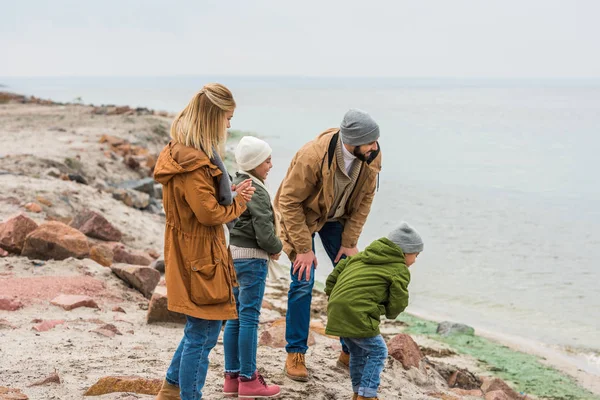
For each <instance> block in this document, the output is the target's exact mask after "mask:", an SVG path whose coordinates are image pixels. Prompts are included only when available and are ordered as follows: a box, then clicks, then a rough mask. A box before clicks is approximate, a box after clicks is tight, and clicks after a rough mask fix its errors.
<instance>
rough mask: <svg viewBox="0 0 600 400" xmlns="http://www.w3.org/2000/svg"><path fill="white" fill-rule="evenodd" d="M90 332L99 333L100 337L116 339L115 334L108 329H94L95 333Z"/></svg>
mask: <svg viewBox="0 0 600 400" xmlns="http://www.w3.org/2000/svg"><path fill="white" fill-rule="evenodd" d="M90 332H93V333H97V334H99V335H102V336H106V337H110V338H111V337H115V333H114V332H113V331H110V330H108V329H102V328H98V329H94V330H93V331H90Z"/></svg>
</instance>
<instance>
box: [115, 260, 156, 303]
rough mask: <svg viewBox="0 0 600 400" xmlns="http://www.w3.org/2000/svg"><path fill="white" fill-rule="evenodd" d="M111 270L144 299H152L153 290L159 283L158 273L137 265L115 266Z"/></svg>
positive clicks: (152, 269)
mask: <svg viewBox="0 0 600 400" xmlns="http://www.w3.org/2000/svg"><path fill="white" fill-rule="evenodd" d="M111 270H112V271H113V272H114V273H115V275H117V276H118V277H119V278H121V279H122V280H124V281H125V282H127V283H128V284H130V285H131V286H133V287H134V288H136V289H137V290H139V291H140V293H142V294H143V295H144V296H145V297H146V298H148V299H149V298H150V297H152V293H153V292H154V288H156V285H158V281H160V272H158V271H157V270H155V269H154V268H150V267H143V266H139V265H128V264H117V265H113V266H112V267H111Z"/></svg>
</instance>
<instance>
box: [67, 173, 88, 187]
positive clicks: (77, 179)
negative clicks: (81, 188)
mask: <svg viewBox="0 0 600 400" xmlns="http://www.w3.org/2000/svg"><path fill="white" fill-rule="evenodd" d="M67 177H68V178H69V180H70V181H73V182H77V183H81V184H82V185H87V184H88V181H87V179H85V177H84V176H83V175H80V174H67Z"/></svg>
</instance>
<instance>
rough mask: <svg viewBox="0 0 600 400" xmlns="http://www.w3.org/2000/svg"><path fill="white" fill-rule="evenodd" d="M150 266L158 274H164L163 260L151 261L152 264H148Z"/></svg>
mask: <svg viewBox="0 0 600 400" xmlns="http://www.w3.org/2000/svg"><path fill="white" fill-rule="evenodd" d="M150 266H151V267H152V268H154V269H155V270H157V271H158V272H160V273H161V274H164V273H165V260H164V259H162V258H159V259H158V260H154V261H152V264H150Z"/></svg>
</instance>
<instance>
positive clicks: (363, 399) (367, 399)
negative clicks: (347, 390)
mask: <svg viewBox="0 0 600 400" xmlns="http://www.w3.org/2000/svg"><path fill="white" fill-rule="evenodd" d="M377 399H378V397H363V396H358V397H357V398H356V400H377Z"/></svg>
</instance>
